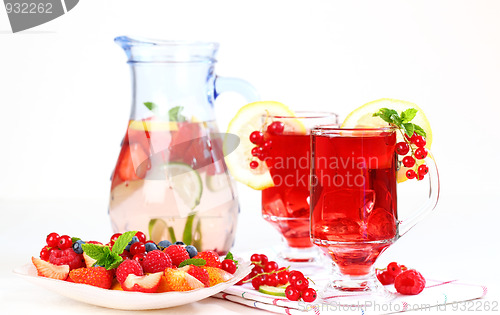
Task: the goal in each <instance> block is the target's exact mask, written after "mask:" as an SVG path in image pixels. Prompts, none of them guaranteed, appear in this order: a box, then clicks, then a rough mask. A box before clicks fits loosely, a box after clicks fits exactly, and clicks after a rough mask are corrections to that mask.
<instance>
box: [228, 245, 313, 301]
mask: <svg viewBox="0 0 500 315" xmlns="http://www.w3.org/2000/svg"><path fill="white" fill-rule="evenodd" d="M250 260H251V262H252V265H253V266H254V267H253V269H252V271H251V272H250V274H249V275H247V276H246V277H245V278H243V279H242V280H241V281H240V282H238V283H236V285H242V284H243V283H247V282H251V283H252V286H253V287H254V288H255V290H259V288H260V287H261V286H263V285H267V286H271V287H277V286H285V285H286V289H285V295H286V297H287V298H288V299H289V300H290V301H298V300H299V299H300V298H302V300H303V301H304V302H313V301H314V300H316V290H314V289H313V288H309V280H307V279H306V277H305V276H304V275H303V274H302V272H300V271H297V270H289V269H288V267H279V266H278V263H276V262H275V261H269V259H268V257H267V256H266V255H264V254H253V255H252V256H251V257H250Z"/></svg>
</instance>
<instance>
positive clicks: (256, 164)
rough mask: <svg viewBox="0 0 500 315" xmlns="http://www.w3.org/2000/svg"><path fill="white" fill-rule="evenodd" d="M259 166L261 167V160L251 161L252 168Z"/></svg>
mask: <svg viewBox="0 0 500 315" xmlns="http://www.w3.org/2000/svg"><path fill="white" fill-rule="evenodd" d="M257 167H259V162H257V161H252V162H250V168H251V169H253V170H254V169H256V168H257Z"/></svg>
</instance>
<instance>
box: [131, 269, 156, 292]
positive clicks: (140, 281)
mask: <svg viewBox="0 0 500 315" xmlns="http://www.w3.org/2000/svg"><path fill="white" fill-rule="evenodd" d="M162 276H163V272H157V273H150V274H148V275H145V276H136V275H134V274H132V273H131V274H129V275H128V276H127V279H126V280H125V282H123V283H122V289H123V290H125V291H138V292H144V293H155V292H156V290H157V289H158V286H159V285H160V281H161V278H162Z"/></svg>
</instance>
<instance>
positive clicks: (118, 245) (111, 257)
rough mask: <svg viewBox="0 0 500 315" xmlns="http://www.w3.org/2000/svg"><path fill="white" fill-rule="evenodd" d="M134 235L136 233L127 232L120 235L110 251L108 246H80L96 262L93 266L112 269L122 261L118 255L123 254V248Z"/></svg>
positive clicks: (86, 244) (87, 244)
mask: <svg viewBox="0 0 500 315" xmlns="http://www.w3.org/2000/svg"><path fill="white" fill-rule="evenodd" d="M136 233H137V231H129V232H125V233H123V234H122V235H120V237H118V238H117V239H116V241H115V244H114V245H113V249H110V248H109V247H108V246H104V245H97V244H89V243H85V244H82V249H83V251H84V252H85V254H87V255H88V256H89V257H90V258H93V259H95V260H96V262H95V263H94V266H95V265H99V266H104V268H106V269H107V270H110V269H114V268H117V267H118V266H119V265H120V263H121V262H122V261H123V258H122V257H121V256H120V254H122V253H123V251H124V250H125V247H127V245H128V243H130V241H131V240H132V238H133V237H134V236H135V234H136Z"/></svg>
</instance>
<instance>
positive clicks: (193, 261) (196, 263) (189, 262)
mask: <svg viewBox="0 0 500 315" xmlns="http://www.w3.org/2000/svg"><path fill="white" fill-rule="evenodd" d="M206 264H207V261H206V260H205V259H203V258H190V259H186V260H184V261H183V262H181V263H180V264H179V268H181V267H184V266H187V265H194V266H198V267H200V266H205V265H206Z"/></svg>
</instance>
